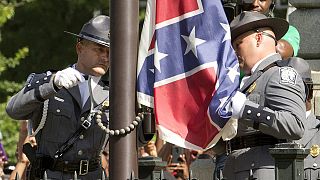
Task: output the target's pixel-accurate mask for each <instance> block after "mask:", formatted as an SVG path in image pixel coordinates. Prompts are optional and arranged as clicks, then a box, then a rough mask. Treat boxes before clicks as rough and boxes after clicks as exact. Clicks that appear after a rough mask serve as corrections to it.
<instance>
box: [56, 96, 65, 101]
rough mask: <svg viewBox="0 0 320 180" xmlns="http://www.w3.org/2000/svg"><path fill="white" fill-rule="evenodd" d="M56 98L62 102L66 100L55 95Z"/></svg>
mask: <svg viewBox="0 0 320 180" xmlns="http://www.w3.org/2000/svg"><path fill="white" fill-rule="evenodd" d="M54 99H55V100H57V101H60V102H64V99H62V98H59V97H57V96H55V97H54Z"/></svg>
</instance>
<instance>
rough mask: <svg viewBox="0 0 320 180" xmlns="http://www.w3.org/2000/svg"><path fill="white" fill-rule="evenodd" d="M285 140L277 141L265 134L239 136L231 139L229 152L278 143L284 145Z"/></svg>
mask: <svg viewBox="0 0 320 180" xmlns="http://www.w3.org/2000/svg"><path fill="white" fill-rule="evenodd" d="M285 142H287V140H285V139H277V138H275V137H273V136H270V135H266V134H262V133H259V134H251V135H247V136H240V137H236V138H233V139H231V140H230V141H229V142H228V143H229V150H228V151H230V150H231V151H232V150H237V149H244V148H250V147H256V146H264V145H275V144H278V143H285Z"/></svg>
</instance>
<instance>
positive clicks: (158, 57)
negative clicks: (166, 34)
mask: <svg viewBox="0 0 320 180" xmlns="http://www.w3.org/2000/svg"><path fill="white" fill-rule="evenodd" d="M155 44H156V47H155V48H154V49H155V52H154V66H155V67H156V68H157V69H158V71H159V72H161V67H160V61H161V60H162V59H163V58H165V57H167V56H168V54H164V53H161V52H159V50H158V43H157V41H156V43H155Z"/></svg>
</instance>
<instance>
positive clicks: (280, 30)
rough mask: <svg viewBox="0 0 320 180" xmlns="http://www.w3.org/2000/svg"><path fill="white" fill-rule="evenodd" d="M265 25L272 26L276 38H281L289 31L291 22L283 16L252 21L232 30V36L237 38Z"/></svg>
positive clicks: (233, 38)
mask: <svg viewBox="0 0 320 180" xmlns="http://www.w3.org/2000/svg"><path fill="white" fill-rule="evenodd" d="M263 27H270V28H271V29H272V30H273V32H274V34H275V36H276V39H277V40H279V39H281V37H282V36H283V35H285V34H286V33H287V31H288V28H289V23H288V22H287V21H286V20H284V19H281V18H267V19H260V20H256V21H252V22H250V23H247V24H244V25H242V26H239V27H236V28H234V29H233V30H232V31H231V38H232V40H235V39H236V38H237V37H238V36H240V35H241V34H243V33H245V32H249V31H251V30H256V29H259V28H263Z"/></svg>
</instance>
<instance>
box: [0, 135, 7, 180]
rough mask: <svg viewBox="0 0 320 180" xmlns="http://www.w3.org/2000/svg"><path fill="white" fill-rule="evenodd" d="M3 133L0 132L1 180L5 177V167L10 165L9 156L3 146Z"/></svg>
mask: <svg viewBox="0 0 320 180" xmlns="http://www.w3.org/2000/svg"><path fill="white" fill-rule="evenodd" d="M2 139H3V136H2V133H1V131H0V180H1V179H2V178H3V177H4V172H3V169H4V165H5V164H7V163H8V156H7V154H6V152H5V150H4V147H3V144H2Z"/></svg>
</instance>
